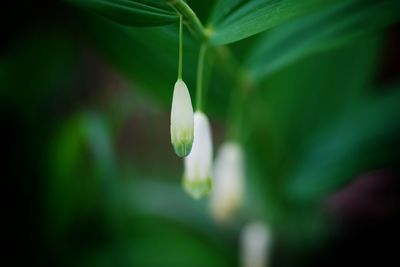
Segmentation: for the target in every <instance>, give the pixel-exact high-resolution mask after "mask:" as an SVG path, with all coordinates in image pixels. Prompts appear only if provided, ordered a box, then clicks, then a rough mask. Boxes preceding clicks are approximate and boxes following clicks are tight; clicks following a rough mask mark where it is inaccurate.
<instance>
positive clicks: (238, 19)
mask: <svg viewBox="0 0 400 267" xmlns="http://www.w3.org/2000/svg"><path fill="white" fill-rule="evenodd" d="M334 1H337V0H303V1H298V0H271V1H265V0H241V1H237V0H236V1H230V0H222V1H219V2H218V3H217V4H216V6H215V9H214V10H213V12H212V15H211V19H210V27H211V28H212V29H213V30H214V34H213V36H212V38H211V43H213V44H218V45H220V44H228V43H232V42H236V41H239V40H241V39H244V38H246V37H249V36H252V35H254V34H257V33H260V32H262V31H265V30H267V29H270V28H272V27H275V26H277V25H279V24H281V23H283V22H285V21H288V20H290V19H293V18H295V17H297V16H300V15H304V14H307V13H309V12H311V11H313V10H315V9H317V8H318V7H321V6H323V5H326V4H329V3H331V2H334Z"/></svg>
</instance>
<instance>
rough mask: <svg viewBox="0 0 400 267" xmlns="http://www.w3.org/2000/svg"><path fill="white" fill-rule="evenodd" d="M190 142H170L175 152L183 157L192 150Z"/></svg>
mask: <svg viewBox="0 0 400 267" xmlns="http://www.w3.org/2000/svg"><path fill="white" fill-rule="evenodd" d="M192 144H193V142H185V143H176V142H175V143H172V146H173V147H174V150H175V154H176V155H178V156H179V157H182V158H183V157H186V156H187V155H189V154H190V151H191V150H192Z"/></svg>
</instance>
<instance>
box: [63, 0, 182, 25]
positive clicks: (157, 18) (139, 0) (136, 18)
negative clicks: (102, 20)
mask: <svg viewBox="0 0 400 267" xmlns="http://www.w3.org/2000/svg"><path fill="white" fill-rule="evenodd" d="M69 1H70V2H72V3H74V4H76V5H78V6H81V7H84V8H86V9H88V10H92V11H94V12H96V13H98V14H100V15H102V16H105V17H107V18H108V19H111V20H112V21H114V22H117V23H120V24H124V25H128V26H157V25H165V24H170V23H173V22H175V21H176V20H177V19H178V16H177V15H176V13H175V12H174V11H173V10H172V9H171V8H170V7H169V6H168V5H167V4H165V3H164V2H162V1H149V0H69Z"/></svg>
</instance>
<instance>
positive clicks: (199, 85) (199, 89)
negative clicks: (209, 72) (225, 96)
mask: <svg viewBox="0 0 400 267" xmlns="http://www.w3.org/2000/svg"><path fill="white" fill-rule="evenodd" d="M206 52H207V43H203V44H202V45H201V46H200V52H199V60H198V63H197V81H196V110H199V111H201V110H202V109H203V79H204V60H205V57H206Z"/></svg>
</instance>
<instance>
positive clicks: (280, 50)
mask: <svg viewBox="0 0 400 267" xmlns="http://www.w3.org/2000/svg"><path fill="white" fill-rule="evenodd" d="M399 8H400V2H399V1H397V0H386V1H365V0H353V1H345V2H341V3H338V4H335V5H333V6H329V7H328V8H325V9H324V10H322V11H320V12H317V13H315V14H313V15H310V16H306V17H302V18H300V19H297V20H294V21H291V22H290V23H288V24H286V25H282V26H280V27H278V28H276V29H273V30H272V31H270V32H268V33H266V34H265V36H263V37H262V38H261V39H260V40H259V41H258V43H257V44H256V46H255V48H254V49H253V50H252V52H251V54H250V56H249V58H248V60H247V62H246V66H247V69H249V72H250V74H251V75H252V76H253V78H255V79H260V78H265V76H267V75H271V74H272V73H274V72H275V71H277V70H280V69H281V68H283V67H285V66H287V65H288V64H290V63H293V62H294V61H296V60H298V59H299V58H301V57H304V56H306V55H309V54H311V53H315V52H319V51H321V50H325V49H328V48H332V47H334V46H337V45H340V44H343V43H346V42H349V41H351V40H353V39H354V38H357V37H360V36H363V35H365V34H366V33H369V32H372V31H375V30H378V29H380V28H383V27H385V26H387V25H389V24H391V23H393V22H394V21H396V20H397V19H398V18H399V17H400V12H398V10H399Z"/></svg>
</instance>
